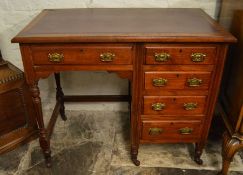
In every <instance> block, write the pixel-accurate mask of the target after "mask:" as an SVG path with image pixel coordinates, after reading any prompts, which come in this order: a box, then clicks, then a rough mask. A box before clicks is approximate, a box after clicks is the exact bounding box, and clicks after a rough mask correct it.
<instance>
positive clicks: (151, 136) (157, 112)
mask: <svg viewBox="0 0 243 175" xmlns="http://www.w3.org/2000/svg"><path fill="white" fill-rule="evenodd" d="M144 47H145V54H144V55H145V58H144V64H143V80H144V82H143V84H144V85H143V91H142V98H143V100H142V101H143V107H142V108H143V110H142V115H141V137H140V142H141V143H151V142H152V143H163V142H169V143H176V142H195V143H197V142H199V141H200V139H201V135H202V133H203V126H204V125H205V124H207V123H208V122H207V121H205V120H206V117H205V116H206V115H207V106H208V104H209V99H210V98H209V95H210V94H209V92H210V88H211V82H212V81H213V77H214V64H215V62H216V58H217V57H216V50H217V49H216V45H199V44H184V45H183V44H166V45H163V44H147V45H145V46H144ZM208 124H209V123H208Z"/></svg>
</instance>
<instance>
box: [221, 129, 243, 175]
mask: <svg viewBox="0 0 243 175" xmlns="http://www.w3.org/2000/svg"><path fill="white" fill-rule="evenodd" d="M240 149H243V138H242V137H241V136H238V135H237V134H233V135H232V136H230V134H229V133H228V132H227V131H226V132H224V134H223V144H222V158H223V166H222V170H221V172H220V173H219V174H220V175H227V173H228V170H229V166H230V163H231V161H232V159H233V157H234V155H235V153H236V152H237V151H239V150H240Z"/></svg>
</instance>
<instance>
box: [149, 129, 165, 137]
mask: <svg viewBox="0 0 243 175" xmlns="http://www.w3.org/2000/svg"><path fill="white" fill-rule="evenodd" d="M162 132H163V129H161V128H149V135H153V136H156V135H160V134H162Z"/></svg>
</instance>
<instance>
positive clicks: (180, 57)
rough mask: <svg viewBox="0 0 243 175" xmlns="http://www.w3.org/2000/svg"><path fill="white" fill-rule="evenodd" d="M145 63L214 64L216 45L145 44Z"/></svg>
mask: <svg viewBox="0 0 243 175" xmlns="http://www.w3.org/2000/svg"><path fill="white" fill-rule="evenodd" d="M145 48H146V58H145V62H146V64H214V63H215V59H216V47H213V46H212V47H206V46H205V47H197V46H195V47H194V46H153V45H147V46H145Z"/></svg>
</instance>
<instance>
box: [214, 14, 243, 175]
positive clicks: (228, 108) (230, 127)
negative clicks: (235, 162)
mask: <svg viewBox="0 0 243 175" xmlns="http://www.w3.org/2000/svg"><path fill="white" fill-rule="evenodd" d="M242 28H243V10H237V11H235V15H234V18H233V22H232V27H231V31H232V33H233V34H234V36H236V38H237V39H238V43H237V44H236V45H234V46H233V47H232V49H231V52H230V58H231V59H228V61H227V66H226V69H225V72H224V77H223V83H222V88H221V93H220V98H219V104H218V109H219V111H220V114H221V116H222V118H223V120H224V123H225V125H226V128H227V131H226V132H225V133H224V135H223V149H222V157H223V167H222V171H221V174H222V175H226V174H227V172H228V169H229V165H230V162H231V161H232V159H233V157H234V155H235V153H236V152H237V151H239V150H240V149H243V32H242Z"/></svg>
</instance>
